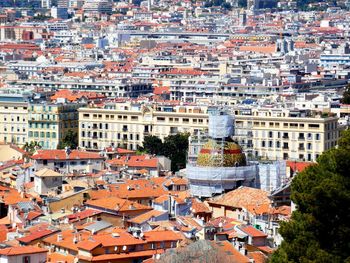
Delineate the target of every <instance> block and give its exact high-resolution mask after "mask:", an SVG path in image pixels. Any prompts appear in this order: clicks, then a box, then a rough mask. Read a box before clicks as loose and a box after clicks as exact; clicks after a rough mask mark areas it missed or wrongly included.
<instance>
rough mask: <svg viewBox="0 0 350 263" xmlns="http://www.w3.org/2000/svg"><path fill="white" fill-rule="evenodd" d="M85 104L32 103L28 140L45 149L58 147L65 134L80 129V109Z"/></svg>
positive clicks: (29, 115) (29, 114)
mask: <svg viewBox="0 0 350 263" xmlns="http://www.w3.org/2000/svg"><path fill="white" fill-rule="evenodd" d="M82 106H85V105H84V104H78V103H71V104H61V103H60V104H39V103H38V104H31V105H30V106H29V113H28V127H29V128H28V142H32V141H37V142H38V143H39V144H40V145H41V146H42V148H43V149H56V148H57V146H58V144H59V142H61V141H62V140H63V138H64V136H65V134H66V133H67V132H68V131H69V130H72V131H73V132H77V131H78V111H77V109H78V108H79V107H82Z"/></svg>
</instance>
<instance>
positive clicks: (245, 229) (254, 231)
mask: <svg viewBox="0 0 350 263" xmlns="http://www.w3.org/2000/svg"><path fill="white" fill-rule="evenodd" d="M239 229H241V230H242V231H243V232H244V233H246V234H247V235H249V236H251V237H267V235H266V234H265V233H264V232H262V231H260V230H258V229H256V228H255V227H253V226H250V225H249V226H247V225H241V226H239Z"/></svg>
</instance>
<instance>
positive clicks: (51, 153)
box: [31, 150, 104, 160]
mask: <svg viewBox="0 0 350 263" xmlns="http://www.w3.org/2000/svg"><path fill="white" fill-rule="evenodd" d="M31 158H32V159H34V160H79V159H86V160H88V159H104V157H103V156H101V155H100V154H98V153H95V152H87V151H78V150H72V151H71V153H70V154H69V156H67V154H66V152H65V150H38V152H37V154H34V155H33V156H32V157H31Z"/></svg>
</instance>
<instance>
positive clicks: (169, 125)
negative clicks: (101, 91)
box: [79, 103, 208, 150]
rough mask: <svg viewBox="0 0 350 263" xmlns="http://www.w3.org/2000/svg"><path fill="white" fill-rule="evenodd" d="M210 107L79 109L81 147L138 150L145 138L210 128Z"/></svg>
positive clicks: (123, 105)
mask: <svg viewBox="0 0 350 263" xmlns="http://www.w3.org/2000/svg"><path fill="white" fill-rule="evenodd" d="M207 121H208V115H207V107H199V106H173V105H167V104H164V105H161V104H159V105H153V106H152V105H147V104H138V103H109V104H106V105H105V106H104V107H102V108H93V107H89V108H80V109H79V146H80V147H84V148H86V149H94V150H102V149H104V148H107V147H110V146H112V147H122V148H128V149H131V150H136V149H137V147H138V146H142V142H143V140H144V137H145V136H147V135H155V136H158V137H159V138H161V139H164V138H165V137H166V136H168V135H171V134H176V133H178V132H190V133H196V132H198V131H199V130H205V129H207V125H208V124H207Z"/></svg>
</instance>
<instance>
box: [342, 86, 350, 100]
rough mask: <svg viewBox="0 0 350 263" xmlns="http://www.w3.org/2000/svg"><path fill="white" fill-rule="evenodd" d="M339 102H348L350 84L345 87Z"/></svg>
mask: <svg viewBox="0 0 350 263" xmlns="http://www.w3.org/2000/svg"><path fill="white" fill-rule="evenodd" d="M341 102H342V103H344V104H350V85H348V86H347V87H346V89H345V91H344V93H343V98H342V100H341Z"/></svg>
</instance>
